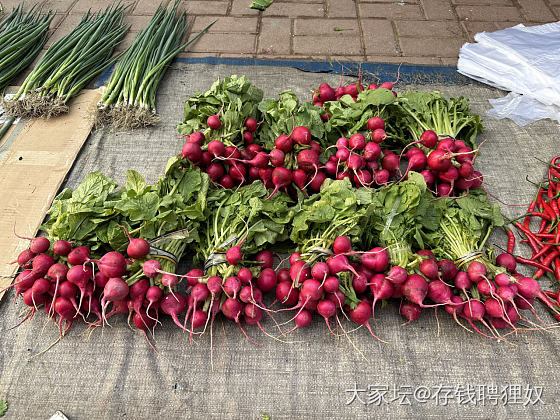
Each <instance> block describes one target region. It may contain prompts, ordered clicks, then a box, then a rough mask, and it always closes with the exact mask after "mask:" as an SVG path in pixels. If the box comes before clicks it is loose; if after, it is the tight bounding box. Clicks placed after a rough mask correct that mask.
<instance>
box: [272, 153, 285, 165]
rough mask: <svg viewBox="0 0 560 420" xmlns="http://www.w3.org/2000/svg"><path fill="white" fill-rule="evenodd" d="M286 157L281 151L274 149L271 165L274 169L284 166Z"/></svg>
mask: <svg viewBox="0 0 560 420" xmlns="http://www.w3.org/2000/svg"><path fill="white" fill-rule="evenodd" d="M285 158H286V155H285V154H284V152H283V151H282V150H280V149H272V150H271V151H270V164H271V165H272V166H274V167H279V166H284V160H285Z"/></svg>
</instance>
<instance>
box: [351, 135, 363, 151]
mask: <svg viewBox="0 0 560 420" xmlns="http://www.w3.org/2000/svg"><path fill="white" fill-rule="evenodd" d="M348 146H349V147H350V149H352V150H363V148H364V147H365V146H366V138H365V137H364V135H363V134H361V133H356V134H353V135H352V136H350V140H349V141H348Z"/></svg>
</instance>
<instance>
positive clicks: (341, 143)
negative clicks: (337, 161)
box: [336, 137, 350, 160]
mask: <svg viewBox="0 0 560 420" xmlns="http://www.w3.org/2000/svg"><path fill="white" fill-rule="evenodd" d="M349 144H350V142H349V141H348V139H347V138H346V137H340V138H339V139H338V140H337V141H336V147H337V149H347V148H348V145H349ZM345 160H346V159H345Z"/></svg>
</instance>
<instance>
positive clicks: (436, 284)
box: [428, 280, 453, 305]
mask: <svg viewBox="0 0 560 420" xmlns="http://www.w3.org/2000/svg"><path fill="white" fill-rule="evenodd" d="M452 296H453V291H452V290H451V287H449V286H448V285H447V284H445V283H444V282H443V281H441V280H435V281H431V282H430V283H428V297H429V298H430V299H431V300H432V302H434V303H437V304H442V303H445V304H448V305H450V304H452V301H451V297H452Z"/></svg>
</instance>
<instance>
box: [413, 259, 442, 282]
mask: <svg viewBox="0 0 560 420" xmlns="http://www.w3.org/2000/svg"><path fill="white" fill-rule="evenodd" d="M418 268H419V270H420V272H421V273H422V274H423V275H424V276H425V277H426V278H428V279H429V280H437V279H439V271H438V265H437V263H436V262H435V260H430V259H427V260H423V261H422V262H420V265H419V267H418Z"/></svg>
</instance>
